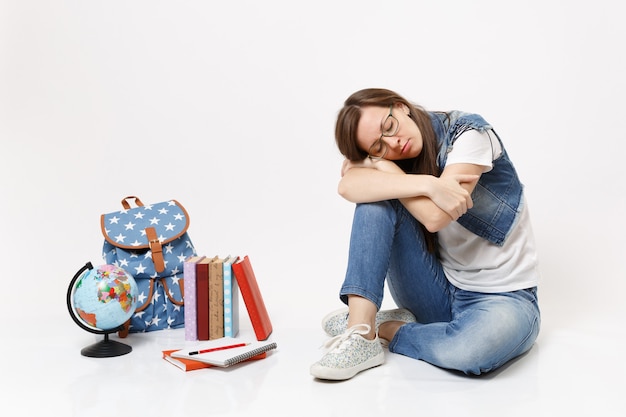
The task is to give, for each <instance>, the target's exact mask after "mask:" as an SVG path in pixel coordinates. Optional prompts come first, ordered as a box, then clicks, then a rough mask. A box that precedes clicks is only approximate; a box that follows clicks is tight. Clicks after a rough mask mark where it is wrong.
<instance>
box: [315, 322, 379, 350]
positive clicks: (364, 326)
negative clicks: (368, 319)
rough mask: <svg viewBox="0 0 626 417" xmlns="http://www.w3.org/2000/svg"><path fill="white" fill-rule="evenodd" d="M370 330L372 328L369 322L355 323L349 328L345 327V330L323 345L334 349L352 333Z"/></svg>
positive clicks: (363, 332)
mask: <svg viewBox="0 0 626 417" xmlns="http://www.w3.org/2000/svg"><path fill="white" fill-rule="evenodd" d="M370 330H372V328H371V326H370V325H369V324H356V325H354V326H352V327H350V328H349V329H346V331H345V332H343V333H342V334H338V335H337V336H335V337H333V338H331V339H330V340H328V341H327V342H326V343H325V344H324V347H325V348H328V349H329V350H333V349H336V348H338V347H340V346H341V345H342V344H343V343H344V342H346V341H347V340H350V338H351V337H352V335H353V334H360V335H366V334H368V333H369V332H370Z"/></svg>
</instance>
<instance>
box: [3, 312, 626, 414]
mask: <svg viewBox="0 0 626 417" xmlns="http://www.w3.org/2000/svg"><path fill="white" fill-rule="evenodd" d="M553 311H555V310H554V309H548V314H547V315H546V314H544V325H543V329H542V333H541V336H540V338H539V340H538V342H537V344H536V345H535V347H534V348H533V349H532V350H531V351H530V352H529V353H528V354H527V355H525V356H524V357H523V358H521V359H520V360H517V361H514V362H513V363H511V364H509V365H508V366H507V367H505V368H504V369H501V370H499V371H497V372H495V373H492V374H488V375H485V376H482V377H466V376H461V375H458V374H456V373H451V372H448V371H445V370H441V369H437V368H435V367H433V366H431V365H428V364H426V363H423V362H420V361H416V360H412V359H408V358H406V357H403V356H399V355H395V354H387V358H386V363H385V364H384V365H382V366H380V367H378V368H375V369H372V370H369V371H367V372H364V373H361V374H359V375H357V376H356V377H355V378H353V379H352V380H349V381H346V382H332V383H331V382H321V381H318V380H315V379H314V378H312V377H311V376H310V375H309V373H308V367H309V365H310V364H311V363H312V362H314V361H315V360H316V359H317V358H318V357H319V356H320V354H321V352H322V351H321V350H320V349H319V346H320V345H321V344H322V343H323V342H324V340H325V336H324V335H323V333H322V331H321V329H319V328H300V329H290V328H276V329H275V331H274V334H273V335H272V340H274V341H276V342H277V344H278V346H279V348H278V350H276V351H274V352H273V353H272V354H271V355H270V356H269V357H268V358H267V359H265V360H262V361H256V362H249V363H246V364H242V365H239V366H236V367H233V368H230V369H217V368H213V369H205V370H198V371H192V372H187V373H185V372H183V371H181V370H179V369H178V368H176V367H174V366H172V365H170V364H168V363H167V362H166V361H164V360H163V359H162V358H161V350H163V349H168V348H176V347H180V344H181V342H182V341H183V338H184V336H183V330H182V329H178V330H165V331H160V332H154V333H146V334H133V335H130V336H129V337H128V338H126V339H124V340H123V341H124V342H125V343H127V344H129V345H131V346H132V348H133V350H132V352H131V353H129V354H127V355H125V356H120V357H117V358H107V359H94V358H87V357H83V356H81V354H80V349H81V348H83V347H84V346H87V345H89V344H91V343H94V342H96V341H97V340H99V339H100V338H101V337H100V336H98V337H96V336H94V335H91V334H88V333H86V332H83V331H82V330H81V329H79V328H78V327H77V326H75V325H74V324H73V323H72V322H71V320H70V319H69V318H68V317H66V318H65V319H64V320H60V322H61V323H62V324H61V326H60V329H57V330H55V331H53V330H51V329H50V330H43V331H42V332H43V333H42V332H40V333H39V334H35V332H25V331H22V332H21V333H22V334H24V335H25V336H19V337H18V336H15V337H10V335H9V334H7V333H5V334H6V336H5V338H4V342H3V344H2V345H3V348H2V353H3V354H4V358H5V360H4V365H3V371H2V374H1V375H2V382H3V384H2V385H3V388H1V391H0V400H1V402H2V404H3V408H4V409H5V410H7V409H8V410H14V411H13V412H12V413H11V415H12V416H17V415H20V416H21V415H24V416H36V415H42V414H44V413H45V414H46V415H59V416H60V415H63V416H81V417H82V416H109V417H113V416H120V417H121V416H131V415H145V416H148V415H149V416H221V415H228V416H253V415H259V413H260V414H261V415H277V416H282V415H285V416H287V415H289V416H291V415H297V416H309V415H310V416H339V415H355V416H356V415H366V416H373V415H394V414H396V415H409V413H411V414H412V415H423V416H491V415H504V416H565V415H569V414H570V413H574V412H575V413H576V415H593V416H623V415H626V400H625V398H624V394H626V390H625V389H624V382H623V375H624V371H626V369H625V366H624V359H623V354H624V347H625V344H624V340H625V337H624V330H623V326H621V320H620V318H619V317H609V316H607V317H600V316H597V315H596V316H595V317H594V316H593V315H589V316H588V317H587V318H586V319H583V318H581V317H576V318H575V320H572V321H568V320H567V319H566V317H567V316H566V315H563V316H559V315H557V314H554V312H553ZM599 314H601V313H599ZM546 316H547V317H546ZM551 316H552V318H551ZM617 324H620V326H621V327H619V328H618V329H617V330H616V329H615V326H616V325H617ZM242 325H243V330H242V332H241V334H240V337H241V338H242V339H245V338H249V337H253V333H252V330H251V329H250V327H249V322H248V323H242ZM14 334H16V333H14ZM17 334H18V335H19V333H17ZM114 338H117V337H114ZM9 345H10V346H9ZM7 355H8V356H7Z"/></svg>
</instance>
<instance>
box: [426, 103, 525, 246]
mask: <svg viewBox="0 0 626 417" xmlns="http://www.w3.org/2000/svg"><path fill="white" fill-rule="evenodd" d="M430 117H431V122H432V125H433V128H434V130H435V134H436V135H437V140H438V142H439V146H440V148H439V155H438V159H437V162H438V164H439V166H440V167H442V168H443V167H445V165H446V159H447V157H448V153H450V151H451V150H452V147H453V146H454V141H455V140H456V139H457V138H458V137H459V136H460V135H461V134H462V133H463V132H465V131H467V130H470V129H475V130H478V131H480V132H484V131H486V130H490V131H491V132H492V133H493V134H494V135H495V136H496V137H497V139H498V140H499V141H500V138H499V137H498V135H497V133H496V132H495V131H493V129H492V127H491V126H490V125H489V124H488V123H487V122H486V121H485V120H484V119H483V118H482V117H481V116H479V115H477V114H469V113H463V112H459V111H453V112H450V113H447V114H446V113H430ZM500 145H501V146H502V155H501V156H500V157H499V158H498V159H496V160H495V161H494V164H493V169H492V170H491V171H489V172H486V173H484V174H483V175H481V177H480V179H479V180H478V184H477V185H476V187H475V188H474V191H473V193H472V200H473V202H474V207H473V208H471V209H470V210H468V211H467V213H465V214H464V215H463V216H461V217H460V218H459V219H458V220H457V222H458V223H459V224H460V225H461V226H463V227H465V228H466V229H468V230H469V231H471V232H473V233H474V234H476V235H478V236H480V237H482V238H485V239H487V240H489V241H490V242H492V243H494V244H496V245H498V246H502V244H503V243H504V241H505V240H506V237H507V236H508V234H509V232H510V231H511V230H512V229H513V226H514V224H515V222H516V220H517V217H518V214H519V213H520V211H521V205H522V201H523V199H522V191H523V185H522V183H521V182H520V180H519V177H518V176H517V172H516V171H515V167H514V166H513V163H512V162H511V160H510V159H509V156H508V154H507V152H506V149H505V148H504V145H503V144H502V141H500Z"/></svg>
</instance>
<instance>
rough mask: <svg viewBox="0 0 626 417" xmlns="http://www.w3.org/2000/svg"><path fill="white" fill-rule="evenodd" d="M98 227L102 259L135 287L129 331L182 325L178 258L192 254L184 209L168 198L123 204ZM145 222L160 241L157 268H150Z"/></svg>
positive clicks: (150, 261)
mask: <svg viewBox="0 0 626 417" xmlns="http://www.w3.org/2000/svg"><path fill="white" fill-rule="evenodd" d="M102 226H103V231H104V235H105V241H104V246H103V257H104V259H105V260H106V262H107V263H108V264H112V265H116V266H119V267H121V268H123V269H125V270H126V271H127V272H129V273H130V274H131V275H132V276H133V277H134V278H135V281H136V282H137V285H138V287H139V296H138V302H137V308H136V311H135V314H133V316H132V317H131V323H130V332H146V331H152V330H160V329H165V328H179V327H183V326H184V307H183V306H182V304H183V296H182V285H183V283H182V281H183V274H182V270H183V263H184V260H185V259H186V258H188V257H189V256H191V255H195V254H196V251H195V248H194V246H193V244H192V243H191V239H190V238H189V235H188V234H187V227H188V226H189V219H188V218H187V214H186V212H185V209H184V208H182V206H180V204H178V203H177V202H176V201H174V200H170V201H166V202H162V203H157V204H151V205H144V206H140V207H136V208H132V209H124V210H120V211H116V212H113V213H109V214H105V215H103V220H102ZM147 227H152V228H154V229H155V231H156V235H157V239H159V241H160V242H161V244H162V255H163V262H164V264H165V270H164V271H162V272H156V270H155V267H154V263H153V260H152V259H153V257H152V252H151V250H150V247H149V244H148V238H147V234H146V230H145V229H146V228H147Z"/></svg>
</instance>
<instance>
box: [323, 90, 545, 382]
mask: <svg viewBox="0 0 626 417" xmlns="http://www.w3.org/2000/svg"><path fill="white" fill-rule="evenodd" d="M335 138H336V141H337V145H338V147H339V150H340V152H341V153H342V154H343V155H344V156H345V158H346V160H345V162H344V164H343V168H342V178H341V181H340V183H339V193H340V195H341V196H343V197H344V198H345V199H347V200H348V201H351V202H354V203H357V204H356V208H355V213H354V219H353V225H352V233H351V238H350V248H349V259H348V268H347V272H346V277H345V280H344V283H343V285H342V287H341V291H340V299H341V300H342V301H343V302H344V303H345V304H347V305H348V307H347V309H346V308H344V309H342V310H339V311H337V312H333V313H330V314H329V315H328V316H326V317H325V318H324V319H323V321H322V326H323V328H324V330H325V331H326V332H327V333H328V334H329V335H330V336H333V338H332V339H331V340H330V341H329V342H328V344H327V346H329V347H330V348H329V351H328V352H327V353H326V354H325V355H324V356H323V357H322V358H321V359H320V360H319V361H318V362H316V363H315V364H313V365H312V366H311V374H312V375H313V376H315V377H317V378H320V379H332V380H344V379H349V378H352V377H353V376H354V375H356V374H357V373H358V372H361V371H363V370H366V369H369V368H372V367H374V366H378V365H380V364H382V363H383V362H384V353H383V352H384V351H383V346H386V347H388V349H389V351H390V352H394V353H399V354H402V355H406V356H409V357H412V358H415V359H420V360H423V361H426V362H429V363H431V364H433V365H436V366H438V367H442V368H446V369H452V370H458V371H461V372H464V373H466V374H476V375H478V374H481V373H485V372H489V371H492V370H494V369H496V368H498V367H500V366H502V365H503V364H505V363H506V362H508V361H510V360H511V359H513V358H515V357H517V356H519V355H521V354H523V353H524V352H526V351H528V350H529V349H530V348H531V347H532V345H533V343H534V341H535V339H536V338H537V335H538V333H539V326H540V312H539V307H538V303H537V283H538V278H539V273H538V268H537V256H536V252H535V244H534V238H533V234H532V229H531V225H530V220H529V216H528V210H527V208H526V206H525V204H524V195H523V187H522V184H521V182H520V181H519V179H518V176H517V173H516V171H515V168H514V167H513V164H512V163H511V161H510V159H509V157H508V155H507V152H506V150H505V149H504V146H503V144H502V142H501V141H500V138H499V137H498V135H497V134H496V133H495V131H494V130H493V128H492V127H491V126H490V125H489V124H488V123H487V122H486V121H485V120H484V119H483V118H482V117H481V116H479V115H477V114H468V113H463V112H459V111H452V112H447V113H443V112H441V113H436V112H427V111H425V110H424V109H423V108H421V107H419V106H416V105H414V104H412V103H410V102H409V101H407V100H406V99H404V98H403V97H401V96H400V95H398V94H396V93H394V92H393V91H389V90H384V89H366V90H361V91H358V92H356V93H354V94H353V95H351V96H350V97H349V98H348V99H347V100H346V102H345V105H344V107H343V108H342V109H341V110H340V112H339V114H338V117H337V124H336V129H335ZM385 282H386V283H387V285H388V286H389V291H390V294H391V295H392V297H393V299H394V301H395V303H396V304H397V306H398V307H400V308H398V309H395V310H389V311H379V309H380V306H381V304H382V299H383V292H384V284H385Z"/></svg>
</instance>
